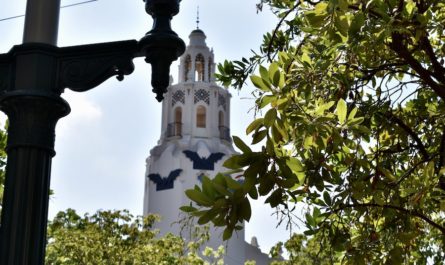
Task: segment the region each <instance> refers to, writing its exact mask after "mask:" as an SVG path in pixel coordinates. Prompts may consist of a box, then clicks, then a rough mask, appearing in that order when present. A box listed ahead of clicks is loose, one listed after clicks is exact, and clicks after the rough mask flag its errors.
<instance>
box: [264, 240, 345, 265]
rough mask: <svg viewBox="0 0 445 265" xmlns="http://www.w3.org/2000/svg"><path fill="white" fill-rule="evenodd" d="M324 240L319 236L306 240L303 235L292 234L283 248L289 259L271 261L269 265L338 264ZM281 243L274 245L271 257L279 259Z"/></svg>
mask: <svg viewBox="0 0 445 265" xmlns="http://www.w3.org/2000/svg"><path fill="white" fill-rule="evenodd" d="M327 245H329V243H328V242H326V240H325V239H324V238H323V237H321V235H320V234H317V235H315V237H312V238H308V237H307V236H305V235H301V234H293V235H292V236H291V238H290V239H289V240H288V241H286V242H285V243H284V247H285V249H286V250H287V252H288V253H289V258H288V259H287V260H284V261H273V262H272V263H271V265H287V264H292V265H312V264H319V265H328V264H333V263H334V262H338V261H339V259H338V257H336V256H335V255H333V254H332V253H331V252H330V250H329V248H328V247H326V246H327ZM282 247H283V243H281V242H280V243H278V244H277V245H275V246H274V247H273V248H272V249H271V251H270V254H271V256H272V257H280V254H281V248H282Z"/></svg>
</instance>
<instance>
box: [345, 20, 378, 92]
mask: <svg viewBox="0 0 445 265" xmlns="http://www.w3.org/2000/svg"><path fill="white" fill-rule="evenodd" d="M364 24H365V15H364V14H363V13H362V12H358V13H357V14H356V15H355V16H354V18H353V19H352V21H351V25H350V27H349V35H350V36H355V35H357V33H358V32H359V31H360V30H361V28H362V27H363V25H364ZM374 86H375V85H374Z"/></svg>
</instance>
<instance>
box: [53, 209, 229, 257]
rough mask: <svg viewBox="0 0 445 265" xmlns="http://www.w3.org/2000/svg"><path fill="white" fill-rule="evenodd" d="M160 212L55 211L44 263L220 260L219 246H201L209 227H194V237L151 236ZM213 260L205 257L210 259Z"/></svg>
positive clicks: (221, 252) (221, 250)
mask: <svg viewBox="0 0 445 265" xmlns="http://www.w3.org/2000/svg"><path fill="white" fill-rule="evenodd" d="M158 219H159V218H158V217H157V216H155V215H149V216H147V217H146V218H142V217H136V218H134V217H133V216H132V215H131V214H129V213H128V212H127V211H98V212H97V213H95V214H94V215H91V216H90V215H88V214H86V215H85V216H84V217H81V216H79V215H78V214H77V213H76V212H75V211H74V210H72V209H68V210H67V211H65V212H59V213H58V214H57V216H56V217H55V218H54V220H53V221H51V222H50V223H49V225H48V244H47V250H46V264H54V265H56V264H64V265H69V264H73V265H79V264H110V265H113V264H119V265H121V264H153V265H155V264H156V265H158V264H166V265H171V264H203V265H204V264H215V265H216V264H222V259H221V256H222V254H223V253H224V248H223V247H221V248H219V249H218V250H217V251H214V250H213V249H211V248H208V247H206V248H205V249H204V250H203V251H202V254H203V255H204V256H205V257H207V258H206V260H204V259H203V258H202V257H201V255H200V253H199V252H200V248H201V246H202V245H203V244H204V243H205V242H206V240H207V239H208V236H209V235H208V231H207V230H202V229H197V230H195V236H196V240H195V241H190V242H185V241H184V240H183V239H182V238H181V237H178V236H174V235H172V234H167V235H165V236H163V237H156V234H157V232H156V230H153V229H152V226H153V224H154V222H155V221H156V220H158ZM209 260H210V261H211V262H212V263H210V261H209Z"/></svg>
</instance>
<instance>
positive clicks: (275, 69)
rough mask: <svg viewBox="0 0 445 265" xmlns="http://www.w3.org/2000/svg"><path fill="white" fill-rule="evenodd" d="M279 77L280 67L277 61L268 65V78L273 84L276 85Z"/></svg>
mask: <svg viewBox="0 0 445 265" xmlns="http://www.w3.org/2000/svg"><path fill="white" fill-rule="evenodd" d="M279 78H280V68H279V66H278V64H277V63H271V64H270V65H269V79H270V80H272V82H273V84H274V86H277V84H278V81H279Z"/></svg>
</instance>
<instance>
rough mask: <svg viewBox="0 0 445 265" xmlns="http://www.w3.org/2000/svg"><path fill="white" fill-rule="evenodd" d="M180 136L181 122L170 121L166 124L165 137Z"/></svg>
mask: <svg viewBox="0 0 445 265" xmlns="http://www.w3.org/2000/svg"><path fill="white" fill-rule="evenodd" d="M173 136H179V137H181V136H182V123H181V122H172V123H169V124H168V125H167V137H173Z"/></svg>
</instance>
